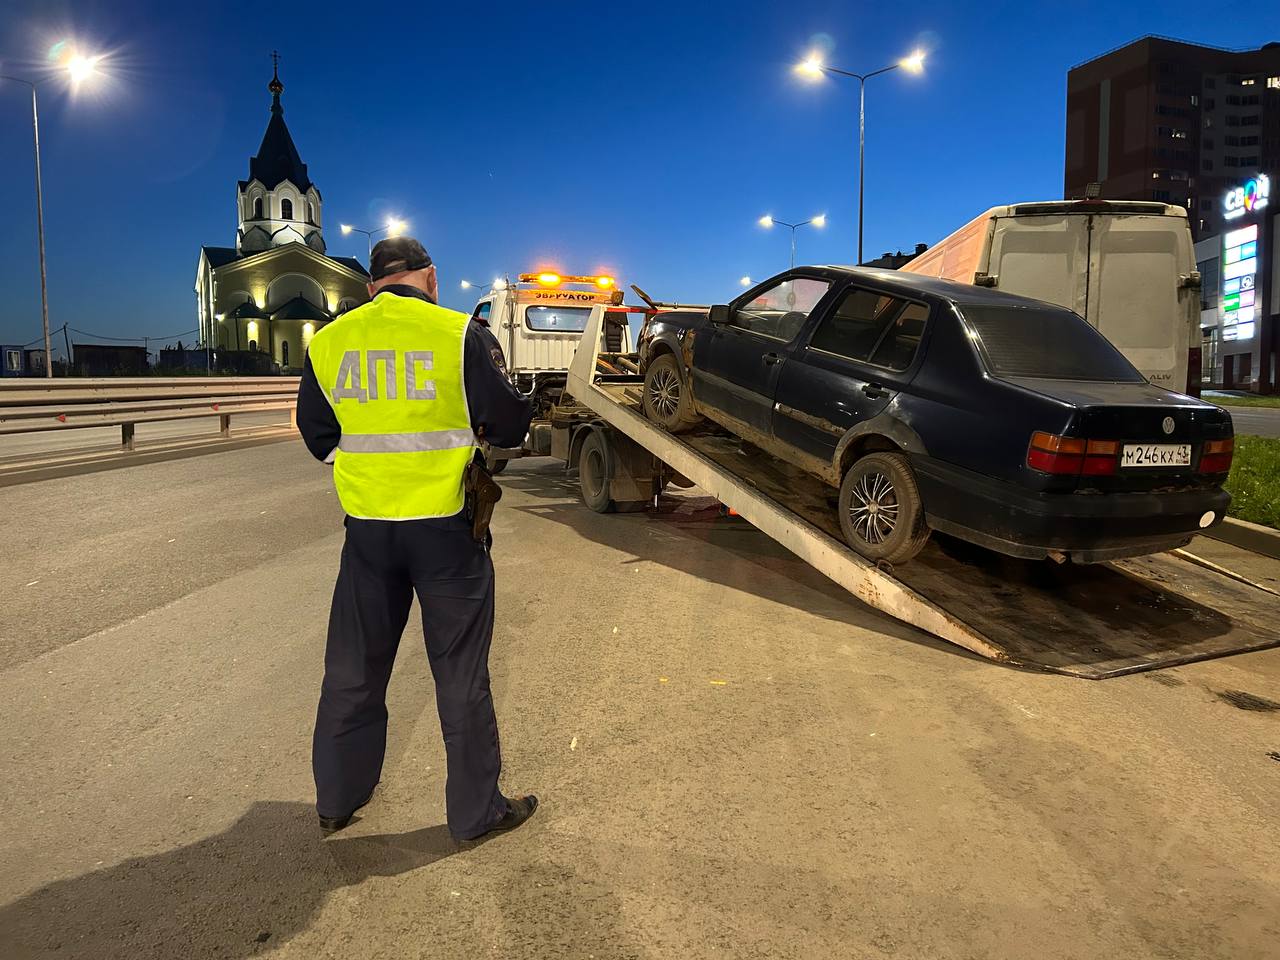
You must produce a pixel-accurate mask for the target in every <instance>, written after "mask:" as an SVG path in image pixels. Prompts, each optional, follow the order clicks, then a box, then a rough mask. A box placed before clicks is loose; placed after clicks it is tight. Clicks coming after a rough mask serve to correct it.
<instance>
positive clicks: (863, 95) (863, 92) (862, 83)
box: [858, 77, 867, 266]
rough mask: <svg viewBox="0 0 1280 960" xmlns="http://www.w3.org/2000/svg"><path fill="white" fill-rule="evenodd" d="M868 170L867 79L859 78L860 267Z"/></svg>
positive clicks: (859, 263)
mask: <svg viewBox="0 0 1280 960" xmlns="http://www.w3.org/2000/svg"><path fill="white" fill-rule="evenodd" d="M866 170H867V78H866V77H859V78H858V266H862V209H863V203H862V199H863V188H864V187H865V185H866Z"/></svg>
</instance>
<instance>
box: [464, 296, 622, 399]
mask: <svg viewBox="0 0 1280 960" xmlns="http://www.w3.org/2000/svg"><path fill="white" fill-rule="evenodd" d="M622 300H623V296H622V291H621V290H619V289H618V288H617V283H616V281H615V280H614V279H613V277H606V276H592V277H581V276H561V275H560V274H557V273H550V272H543V273H522V274H520V276H519V279H518V280H516V281H515V282H511V281H510V280H498V281H495V282H494V284H493V287H492V289H490V290H489V292H488V293H486V294H484V295H483V296H482V297H481V298H480V300H479V302H478V303H477V304H476V308H475V310H474V311H473V312H472V315H471V316H472V318H473V319H475V320H477V321H479V322H480V323H483V324H485V325H486V326H488V327H489V329H490V330H492V331H493V334H494V336H496V337H497V338H498V343H500V344H501V345H502V351H503V353H504V354H505V355H506V360H507V372H508V373H509V374H510V376H511V380H512V382H513V383H515V385H516V388H517V389H518V390H520V392H521V393H524V394H526V395H527V396H529V397H530V398H531V399H532V400H533V401H534V404H535V407H536V410H537V413H536V414H535V416H536V417H542V416H543V415H545V413H546V410H547V409H548V408H549V407H550V405H551V404H554V403H555V402H556V401H557V400H559V398H560V394H561V393H562V392H563V391H564V384H565V380H566V378H567V376H568V372H569V362H570V361H571V360H573V354H574V351H575V350H576V349H577V346H578V342H579V340H581V339H582V331H583V330H585V329H586V328H587V323H588V321H590V320H591V319H592V317H593V312H594V311H597V310H599V311H603V312H605V313H606V315H605V317H604V333H605V344H604V346H605V351H606V352H608V353H621V354H627V353H631V352H632V351H633V350H634V349H635V346H634V345H633V343H632V338H631V328H630V326H629V325H628V323H627V312H628V308H627V307H624V306H622Z"/></svg>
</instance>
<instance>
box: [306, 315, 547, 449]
mask: <svg viewBox="0 0 1280 960" xmlns="http://www.w3.org/2000/svg"><path fill="white" fill-rule="evenodd" d="M462 362H463V377H464V378H465V381H466V388H467V407H468V408H469V409H470V411H471V429H473V430H474V431H475V432H476V434H477V435H481V436H483V437H484V439H485V440H486V441H487V442H488V443H491V444H493V445H494V446H495V447H518V446H520V444H522V443H523V442H524V438H525V434H527V433H528V432H529V421H530V420H531V419H533V405H532V404H531V403H530V402H529V401H528V400H526V399H525V398H524V397H522V396H521V395H520V392H519V391H518V390H516V388H515V386H514V385H513V384H512V383H511V380H510V379H509V378H508V377H507V368H506V361H505V360H504V359H503V357H502V348H501V347H500V346H498V341H497V339H496V338H495V337H494V335H493V334H492V333H490V332H489V331H488V329H487V328H485V327H483V326H481V325H480V324H479V323H469V324H467V340H466V346H465V348H464V351H463V358H462ZM320 399H321V401H322V402H323V400H324V398H323V397H321V398H320ZM299 426H301V420H299ZM312 452H314V451H312Z"/></svg>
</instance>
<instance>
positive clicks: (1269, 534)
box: [1204, 517, 1280, 560]
mask: <svg viewBox="0 0 1280 960" xmlns="http://www.w3.org/2000/svg"><path fill="white" fill-rule="evenodd" d="M1204 535H1205V536H1207V537H1211V538H1212V539H1214V540H1221V541H1222V542H1223V543H1229V544H1231V545H1232V546H1233V547H1240V548H1241V549H1244V550H1251V551H1252V552H1254V553H1260V554H1262V555H1263V556H1264V557H1273V558H1275V559H1276V560H1280V530H1274V529H1272V528H1271V527H1264V526H1262V525H1261V524H1258V523H1249V521H1247V520H1236V519H1235V518H1234V517H1227V518H1226V519H1224V520H1223V521H1222V523H1220V524H1218V526H1216V527H1214V528H1213V529H1212V530H1209V531H1206V532H1205V534H1204Z"/></svg>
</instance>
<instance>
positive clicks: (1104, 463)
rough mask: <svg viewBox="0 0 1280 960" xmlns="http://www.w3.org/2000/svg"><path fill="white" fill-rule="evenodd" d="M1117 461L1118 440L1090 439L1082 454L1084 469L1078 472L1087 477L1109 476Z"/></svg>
mask: <svg viewBox="0 0 1280 960" xmlns="http://www.w3.org/2000/svg"><path fill="white" fill-rule="evenodd" d="M1119 461H1120V441H1118V440H1090V441H1089V446H1088V449H1087V450H1086V451H1085V455H1084V469H1083V470H1081V471H1080V472H1081V473H1083V474H1085V475H1086V476H1089V477H1106V476H1111V475H1112V474H1114V473H1115V472H1116V464H1117V463H1119Z"/></svg>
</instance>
